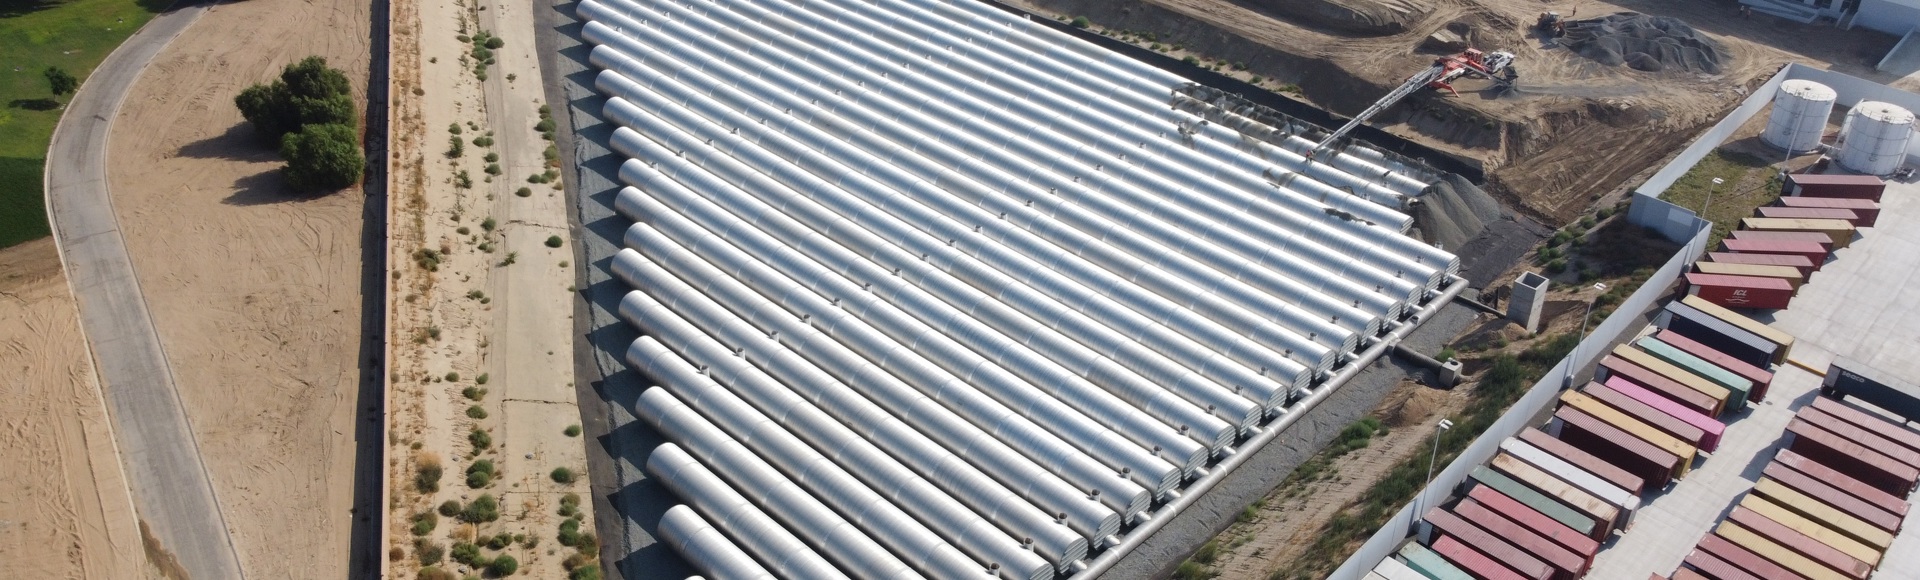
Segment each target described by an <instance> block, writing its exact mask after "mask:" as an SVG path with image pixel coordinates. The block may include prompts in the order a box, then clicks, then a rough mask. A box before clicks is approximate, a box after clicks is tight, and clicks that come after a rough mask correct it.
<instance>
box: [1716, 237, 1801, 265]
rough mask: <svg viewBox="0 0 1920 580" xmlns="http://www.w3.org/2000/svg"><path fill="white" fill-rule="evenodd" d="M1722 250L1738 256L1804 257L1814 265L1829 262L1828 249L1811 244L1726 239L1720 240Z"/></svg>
mask: <svg viewBox="0 0 1920 580" xmlns="http://www.w3.org/2000/svg"><path fill="white" fill-rule="evenodd" d="M1720 249H1721V250H1723V251H1727V252H1733V253H1736V254H1781V255H1787V256H1803V257H1805V258H1806V259H1807V260H1808V261H1811V262H1813V263H1814V264H1825V263H1826V262H1827V248H1826V246H1822V245H1820V244H1815V243H1810V242H1776V241H1771V240H1768V241H1761V240H1742V239H1725V240H1720Z"/></svg>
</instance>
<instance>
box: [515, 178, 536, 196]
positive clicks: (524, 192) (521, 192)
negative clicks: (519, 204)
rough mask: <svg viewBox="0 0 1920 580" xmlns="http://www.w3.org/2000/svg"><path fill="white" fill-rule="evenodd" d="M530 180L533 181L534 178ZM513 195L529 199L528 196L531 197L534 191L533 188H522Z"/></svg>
mask: <svg viewBox="0 0 1920 580" xmlns="http://www.w3.org/2000/svg"><path fill="white" fill-rule="evenodd" d="M528 179H532V178H528ZM513 194H514V195H518V196H520V197H528V196H531V195H533V189H532V188H527V187H522V188H520V189H518V190H515V191H514V192H513Z"/></svg>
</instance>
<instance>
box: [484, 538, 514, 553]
mask: <svg viewBox="0 0 1920 580" xmlns="http://www.w3.org/2000/svg"><path fill="white" fill-rule="evenodd" d="M512 543H513V534H500V535H497V536H494V537H491V538H487V549H489V550H504V549H506V548H507V545H509V544H512Z"/></svg>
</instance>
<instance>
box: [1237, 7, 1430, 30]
mask: <svg viewBox="0 0 1920 580" xmlns="http://www.w3.org/2000/svg"><path fill="white" fill-rule="evenodd" d="M1259 5H1260V6H1261V7H1262V8H1265V9H1267V10H1268V11H1270V12H1274V13H1277V14H1280V15H1282V16H1286V17H1290V18H1297V19H1299V20H1301V21H1305V22H1307V23H1310V24H1313V25H1315V26H1323V27H1326V28H1331V29H1334V30H1337V31H1340V32H1347V33H1353V34H1362V35H1385V34H1398V33H1401V32H1405V31H1406V30H1407V28H1408V25H1409V24H1412V23H1413V22H1415V21H1417V20H1420V19H1421V18H1422V17H1425V16H1426V15H1427V14H1428V13H1431V12H1433V6H1432V5H1431V4H1428V3H1427V2H1426V0H1261V2H1260V3H1259Z"/></svg>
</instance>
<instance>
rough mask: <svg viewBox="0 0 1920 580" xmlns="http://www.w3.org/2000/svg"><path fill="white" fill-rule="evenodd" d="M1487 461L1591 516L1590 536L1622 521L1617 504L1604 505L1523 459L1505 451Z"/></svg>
mask: <svg viewBox="0 0 1920 580" xmlns="http://www.w3.org/2000/svg"><path fill="white" fill-rule="evenodd" d="M1487 465H1488V466H1490V467H1492V468H1494V470H1496V471H1499V472H1501V473H1504V474H1506V475H1507V477H1511V478H1513V480H1514V481H1518V482H1520V483H1522V484H1524V485H1526V486H1527V487H1529V488H1532V489H1533V490H1534V491H1537V492H1540V493H1542V494H1544V495H1546V496H1547V497H1550V498H1553V499H1554V500H1557V501H1559V502H1560V503H1563V504H1566V505H1567V507H1571V508H1573V509H1574V511H1576V512H1579V513H1580V514H1581V515H1583V516H1586V517H1587V518H1588V519H1591V520H1593V521H1594V522H1595V523H1596V524H1597V525H1596V526H1594V532H1593V535H1592V537H1593V539H1596V540H1602V541H1604V540H1606V537H1607V534H1609V533H1612V532H1613V530H1615V529H1617V528H1618V527H1619V524H1620V522H1621V521H1622V519H1621V516H1620V508H1616V507H1613V506H1612V505H1608V504H1607V502H1605V501H1603V500H1601V499H1600V498H1597V497H1594V496H1593V494H1591V493H1587V492H1585V491H1582V490H1581V489H1580V488H1578V487H1575V486H1573V485H1571V484H1568V483H1567V482H1565V481H1561V480H1560V478H1557V477H1554V476H1553V475H1551V474H1548V473H1547V472H1545V471H1542V470H1541V469H1540V468H1538V467H1534V466H1532V465H1528V464H1527V462H1525V461H1521V460H1519V459H1515V458H1514V457H1513V456H1512V455H1508V454H1507V453H1506V452H1501V453H1499V454H1496V455H1494V456H1493V460H1492V461H1489V462H1487Z"/></svg>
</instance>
